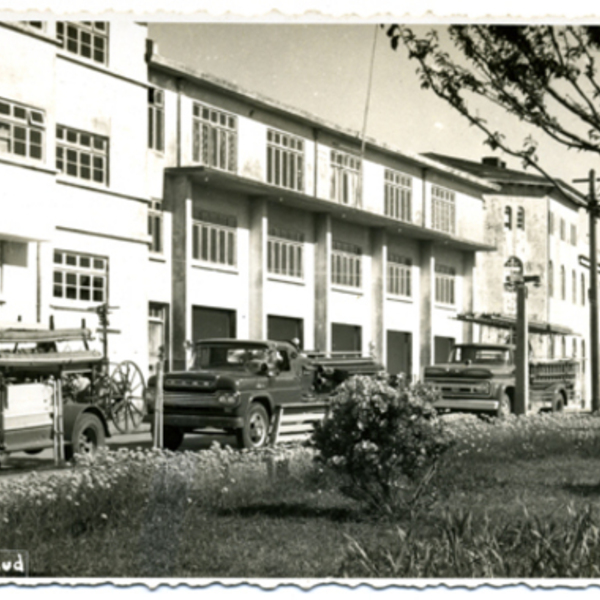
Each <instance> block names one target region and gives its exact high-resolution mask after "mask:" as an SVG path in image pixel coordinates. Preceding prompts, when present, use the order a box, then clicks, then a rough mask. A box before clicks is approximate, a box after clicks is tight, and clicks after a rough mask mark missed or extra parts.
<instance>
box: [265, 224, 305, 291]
mask: <svg viewBox="0 0 600 600" xmlns="http://www.w3.org/2000/svg"><path fill="white" fill-rule="evenodd" d="M303 254H304V235H302V234H301V233H298V232H295V231H286V230H284V229H278V228H274V227H273V228H270V229H269V238H268V240H267V271H268V272H269V273H273V274H275V275H285V276H286V277H294V278H296V279H302V277H303V276H304V273H303V268H304V267H303V262H304V256H303Z"/></svg>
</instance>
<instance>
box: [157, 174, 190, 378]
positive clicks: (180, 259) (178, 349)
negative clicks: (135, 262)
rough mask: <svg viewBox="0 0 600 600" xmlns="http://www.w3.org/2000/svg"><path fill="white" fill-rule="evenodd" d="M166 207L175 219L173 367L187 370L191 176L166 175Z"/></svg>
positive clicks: (172, 267)
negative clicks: (186, 344)
mask: <svg viewBox="0 0 600 600" xmlns="http://www.w3.org/2000/svg"><path fill="white" fill-rule="evenodd" d="M164 198H165V201H164V204H165V210H168V211H170V212H171V215H172V222H173V234H172V240H171V241H172V253H173V255H172V265H171V269H172V270H171V274H172V276H171V285H172V302H171V316H172V318H171V331H172V340H173V348H172V357H173V358H172V360H173V369H174V370H179V369H185V368H186V366H187V365H186V362H187V356H186V349H185V343H186V341H187V340H189V339H190V336H191V328H192V323H191V307H189V306H188V278H189V277H188V274H189V273H188V272H189V268H190V261H191V243H192V240H191V235H190V233H191V227H192V222H191V213H192V182H191V180H190V179H189V178H188V177H185V176H175V177H165V195H164Z"/></svg>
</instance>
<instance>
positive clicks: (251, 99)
mask: <svg viewBox="0 0 600 600" xmlns="http://www.w3.org/2000/svg"><path fill="white" fill-rule="evenodd" d="M146 58H147V61H148V65H149V67H150V68H152V69H157V70H159V71H163V72H165V73H168V74H170V75H173V76H175V77H180V78H184V79H188V80H190V81H193V82H196V83H199V84H202V85H204V86H207V87H209V88H214V89H217V90H219V91H221V92H224V93H227V94H230V95H232V96H237V97H238V98H239V99H241V100H243V101H245V102H248V103H250V104H253V105H255V106H257V107H260V108H263V109H267V110H269V111H271V112H276V113H280V114H281V115H283V116H287V117H290V118H292V119H295V120H297V121H299V122H301V123H303V124H305V125H308V126H310V127H313V128H315V127H316V128H318V129H322V130H324V131H327V132H330V133H333V134H336V135H340V136H343V137H345V138H347V140H348V141H350V142H355V143H356V144H357V145H360V144H361V143H362V139H361V137H360V132H358V131H354V130H352V129H348V128H345V127H342V126H340V125H337V124H335V123H333V122H331V121H328V120H326V119H322V118H320V117H317V116H315V115H313V114H311V113H309V112H308V111H304V110H301V109H299V108H295V107H293V106H289V105H286V104H284V103H282V102H279V101H277V100H273V99H272V98H268V97H266V96H263V95H262V94H259V93H257V92H251V91H248V90H246V89H243V88H241V87H240V86H238V85H236V84H234V83H232V82H231V81H227V80H225V79H221V78H220V77H216V76H215V75H211V74H209V73H204V72H202V71H198V70H196V69H193V68H191V67H190V66H188V65H186V64H184V63H181V62H179V61H176V60H173V59H170V58H165V57H164V56H161V55H159V54H155V53H151V54H148V55H147V57H146ZM365 144H366V145H367V147H368V148H369V149H371V150H375V151H378V152H382V153H384V154H388V155H390V156H393V157H396V158H398V159H401V160H404V161H406V162H408V163H410V164H412V165H413V166H416V167H419V168H422V169H431V170H434V171H437V172H439V173H441V174H443V175H448V176H450V177H452V178H454V179H458V180H460V181H462V182H464V183H466V184H470V185H472V186H473V187H476V188H478V189H481V190H491V191H501V187H500V186H498V185H496V184H494V183H492V182H490V181H488V180H487V179H483V178H481V177H476V176H474V175H471V174H470V173H467V172H465V171H461V170H460V169H456V168H454V167H449V166H448V165H445V164H444V163H441V162H438V161H436V160H433V159H430V158H426V157H424V156H423V155H421V154H416V153H410V152H405V151H403V150H401V149H400V148H397V147H395V146H393V145H392V144H387V143H383V142H380V141H377V140H375V139H374V138H371V137H368V136H367V137H366V138H365Z"/></svg>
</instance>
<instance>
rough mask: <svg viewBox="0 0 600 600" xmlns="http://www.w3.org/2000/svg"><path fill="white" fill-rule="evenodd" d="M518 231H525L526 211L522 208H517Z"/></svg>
mask: <svg viewBox="0 0 600 600" xmlns="http://www.w3.org/2000/svg"><path fill="white" fill-rule="evenodd" d="M517 229H522V230H523V231H525V209H524V208H523V207H522V206H519V208H517Z"/></svg>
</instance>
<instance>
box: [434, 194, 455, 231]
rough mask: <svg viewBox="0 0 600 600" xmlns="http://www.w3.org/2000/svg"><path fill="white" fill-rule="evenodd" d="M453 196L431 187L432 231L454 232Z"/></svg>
mask: <svg viewBox="0 0 600 600" xmlns="http://www.w3.org/2000/svg"><path fill="white" fill-rule="evenodd" d="M455 221H456V209H455V194H454V192H451V191H450V190H446V189H444V188H441V187H438V186H437V185H434V186H432V187H431V226H432V228H433V229H438V230H439V231H445V232H446V233H454V232H455V231H456V223H455Z"/></svg>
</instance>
